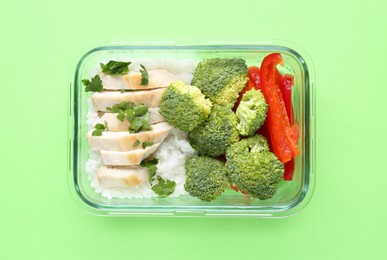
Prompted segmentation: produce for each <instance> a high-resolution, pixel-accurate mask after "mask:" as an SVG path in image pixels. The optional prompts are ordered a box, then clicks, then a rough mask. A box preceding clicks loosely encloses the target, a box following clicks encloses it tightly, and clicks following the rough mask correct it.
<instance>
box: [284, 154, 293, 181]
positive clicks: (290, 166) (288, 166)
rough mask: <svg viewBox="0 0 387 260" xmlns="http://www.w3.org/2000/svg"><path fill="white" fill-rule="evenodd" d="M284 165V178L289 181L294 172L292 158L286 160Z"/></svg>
mask: <svg viewBox="0 0 387 260" xmlns="http://www.w3.org/2000/svg"><path fill="white" fill-rule="evenodd" d="M284 166H285V173H284V180H285V181H291V180H292V179H293V174H294V158H293V159H291V160H290V161H288V162H286V163H285V164H284Z"/></svg>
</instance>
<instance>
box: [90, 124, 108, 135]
mask: <svg viewBox="0 0 387 260" xmlns="http://www.w3.org/2000/svg"><path fill="white" fill-rule="evenodd" d="M94 128H95V130H94V131H93V132H92V133H91V135H92V136H101V135H102V132H103V131H105V129H107V126H106V122H105V125H103V124H96V125H95V127H94Z"/></svg>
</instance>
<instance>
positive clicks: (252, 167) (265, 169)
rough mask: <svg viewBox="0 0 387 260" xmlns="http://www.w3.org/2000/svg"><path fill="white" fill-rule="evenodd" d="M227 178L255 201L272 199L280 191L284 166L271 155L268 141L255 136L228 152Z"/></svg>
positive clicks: (235, 145) (233, 146)
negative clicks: (255, 199)
mask: <svg viewBox="0 0 387 260" xmlns="http://www.w3.org/2000/svg"><path fill="white" fill-rule="evenodd" d="M226 159H227V162H226V167H227V174H228V178H229V180H230V182H231V183H233V184H235V186H236V187H237V188H238V189H240V190H242V191H245V192H247V193H248V194H249V195H251V196H252V197H256V198H259V199H261V200H266V199H270V198H271V197H272V196H273V195H274V194H275V193H276V191H277V190H278V184H279V182H280V180H281V179H282V176H283V174H284V165H283V164H282V163H281V162H280V161H279V160H278V159H277V157H276V156H275V155H274V154H273V153H271V152H269V148H268V145H267V141H266V139H265V138H264V137H263V136H260V135H256V136H253V137H249V138H247V139H243V140H241V141H239V142H237V143H235V144H233V145H231V146H230V148H228V149H227V151H226Z"/></svg>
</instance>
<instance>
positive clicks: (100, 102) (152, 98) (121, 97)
mask: <svg viewBox="0 0 387 260" xmlns="http://www.w3.org/2000/svg"><path fill="white" fill-rule="evenodd" d="M164 91H165V88H157V89H152V90H143V91H130V92H124V93H121V92H120V91H105V92H95V93H94V94H93V95H92V96H91V99H92V101H93V105H94V110H95V111H106V108H107V107H113V106H114V105H115V104H119V103H121V102H123V101H128V102H133V103H134V104H136V105H139V104H144V105H146V106H148V107H150V108H151V107H159V106H160V102H161V97H162V95H163V93H164Z"/></svg>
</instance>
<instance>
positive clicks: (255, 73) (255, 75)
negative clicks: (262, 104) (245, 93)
mask: <svg viewBox="0 0 387 260" xmlns="http://www.w3.org/2000/svg"><path fill="white" fill-rule="evenodd" d="M260 72H261V70H260V69H259V68H258V67H257V66H251V67H249V69H248V73H247V76H248V77H249V81H251V82H252V83H253V84H254V87H255V89H257V90H258V89H261V86H260V83H261V76H260Z"/></svg>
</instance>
